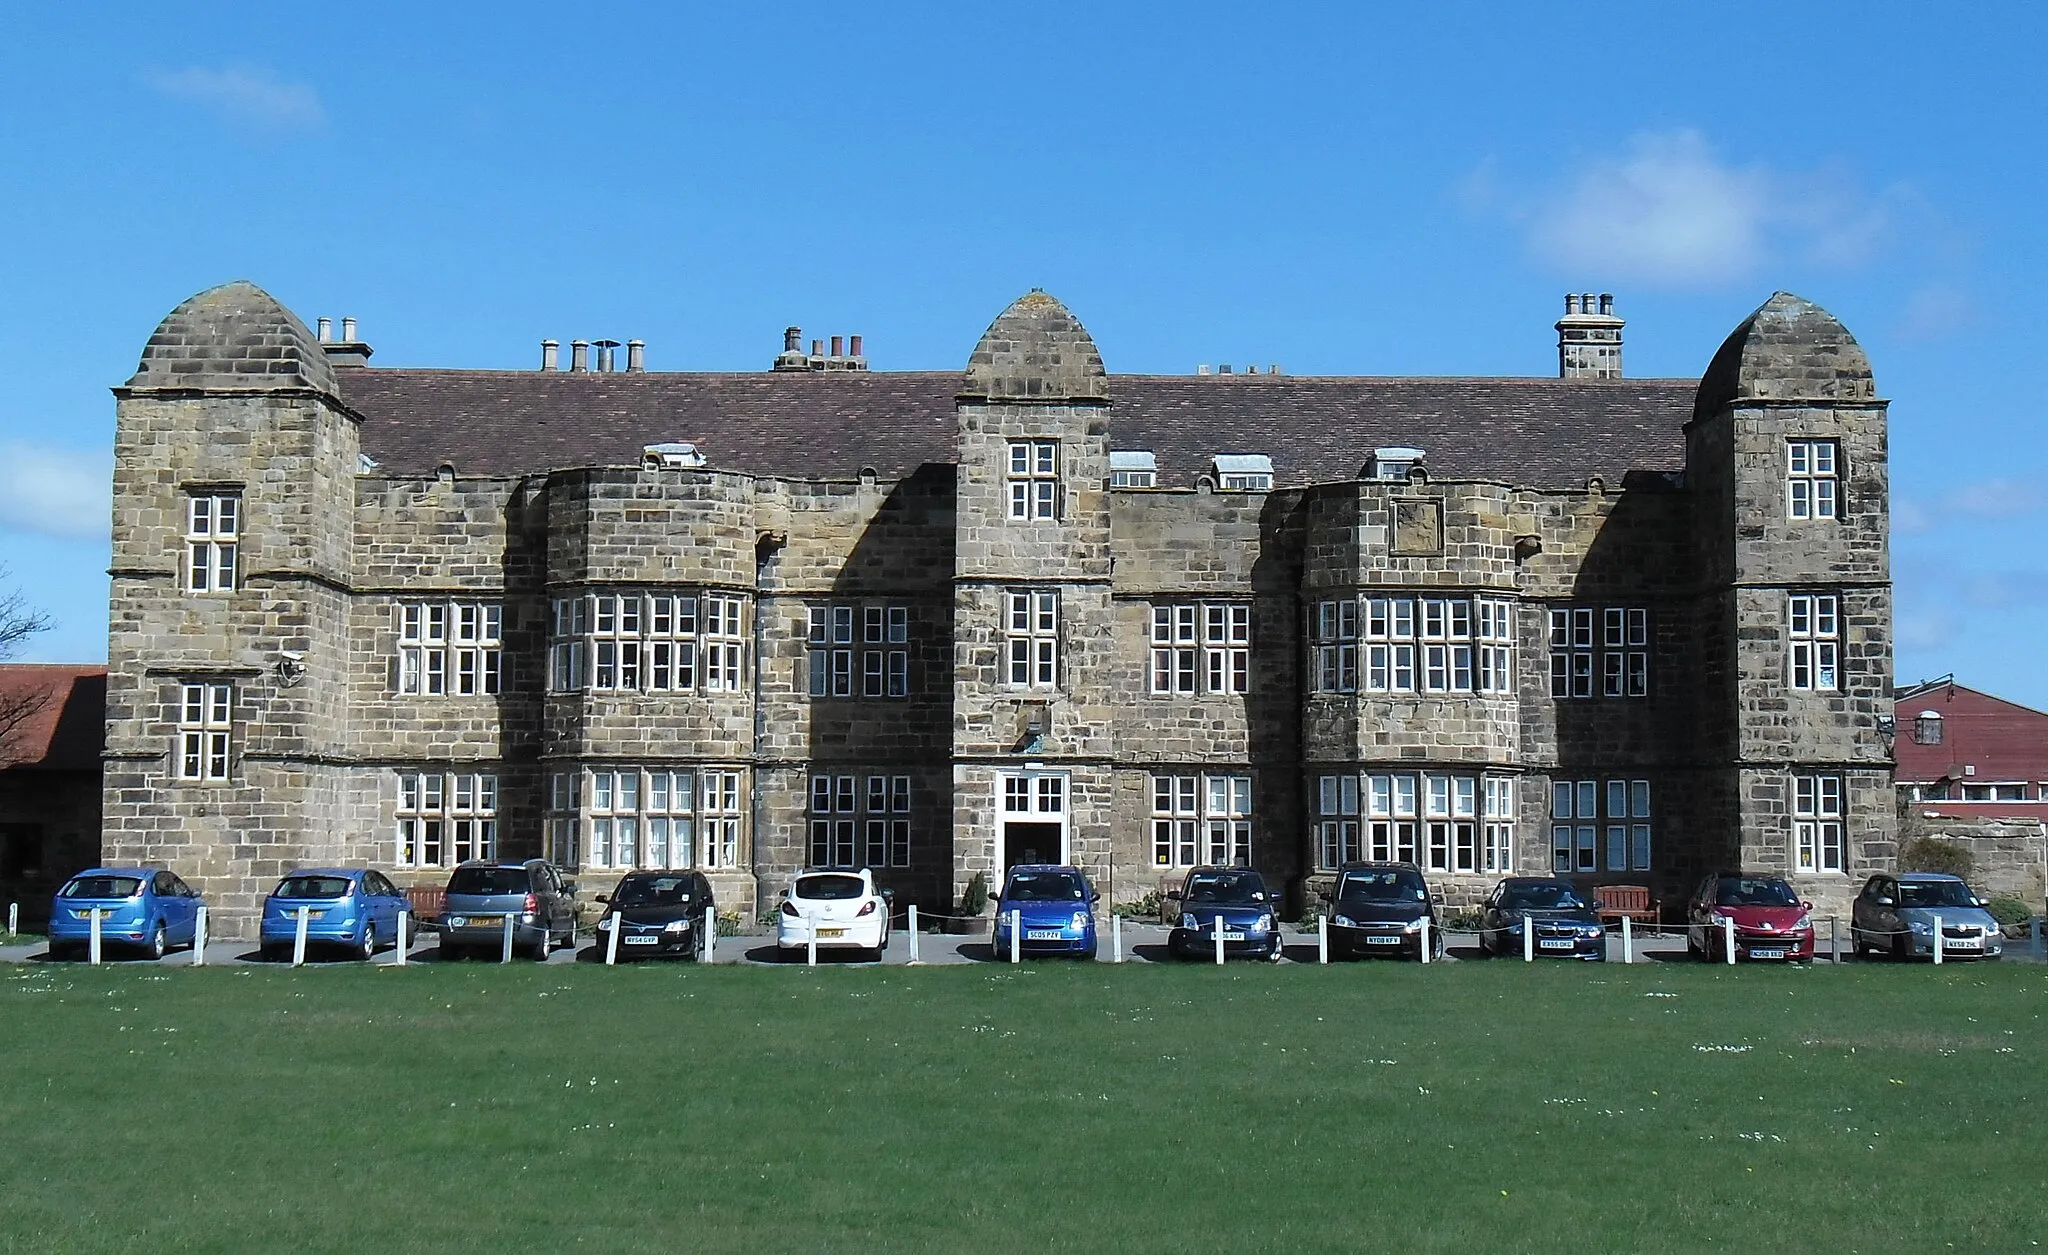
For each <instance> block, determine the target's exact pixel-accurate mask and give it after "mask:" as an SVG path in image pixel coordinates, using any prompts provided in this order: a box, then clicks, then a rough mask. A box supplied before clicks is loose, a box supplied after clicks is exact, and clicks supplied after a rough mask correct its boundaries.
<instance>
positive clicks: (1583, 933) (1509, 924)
mask: <svg viewBox="0 0 2048 1255" xmlns="http://www.w3.org/2000/svg"><path fill="white" fill-rule="evenodd" d="M1599 909H1600V901H1599V899H1598V898H1593V897H1589V896H1587V895H1585V894H1583V893H1581V892H1579V890H1578V889H1576V888H1574V887H1573V886H1572V884H1571V883H1570V882H1569V881H1564V880H1552V879H1551V878H1549V877H1547V876H1510V877H1508V878H1507V879H1506V880H1503V881H1501V882H1500V883H1499V884H1497V885H1495V886H1494V887H1493V892H1492V893H1490V894H1487V895H1486V902H1485V904H1484V905H1483V906H1482V907H1481V908H1480V923H1479V951H1480V953H1481V954H1513V955H1519V954H1521V953H1522V947H1523V945H1524V944H1525V943H1524V939H1523V936H1522V930H1523V928H1524V927H1527V928H1529V929H1530V930H1531V931H1532V932H1533V934H1534V938H1533V942H1534V944H1531V945H1530V946H1529V953H1531V954H1533V955H1535V956H1536V957H1538V958H1542V957H1544V956H1546V955H1548V956H1554V957H1557V958H1562V959H1585V960H1587V961H1589V962H1593V963H1604V962H1606V960H1607V928H1606V926H1605V925H1603V924H1601V922H1600V916H1599V915H1598V914H1597V912H1598V911H1599Z"/></svg>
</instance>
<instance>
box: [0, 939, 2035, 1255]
mask: <svg viewBox="0 0 2048 1255" xmlns="http://www.w3.org/2000/svg"><path fill="white" fill-rule="evenodd" d="M2044 1012H2048V968H2042V967H2038V966H2023V965H2011V966H1998V965H1983V966H1966V965H1960V964H1958V965H1950V966H1947V967H1943V968H1941V969H1935V968H1932V967H1929V966H1925V965H1920V966H1913V967H1898V966H1890V965H1883V964H1871V965H1865V966H1861V967H1850V968H1847V969H1841V970H1834V969H1827V968H1819V969H1815V970H1779V969H1762V968H1748V967H1743V968H1738V969H1727V968H1721V967H1695V966H1690V965H1679V964H1648V965H1641V966H1636V967H1621V966H1619V965H1609V966H1607V967H1605V968H1585V967H1579V966H1568V965H1563V964H1557V965H1552V964H1539V965H1536V966H1534V967H1525V966H1524V965H1522V964H1520V963H1509V962H1495V963H1461V964H1444V965H1439V966H1432V967H1429V968H1421V967H1417V966H1413V965H1400V966H1396V965H1392V964H1368V965H1350V966H1341V967H1331V968H1328V969H1317V968H1314V967H1291V966H1290V967H1283V968H1277V969H1275V968H1268V967H1265V966H1263V965H1256V966H1254V965H1246V966H1232V967H1230V968H1227V969H1224V970H1222V971H1218V970H1216V969H1214V968H1212V967H1208V966H1204V965H1191V966H1188V967H1181V968H1163V967H1139V966H1127V967H1122V968H1113V967H1110V966H1108V965H1102V964H1097V965H1081V964H1073V965H1067V964H1058V965H1055V964H1042V965H1027V966H1025V967H1023V968H1021V969H1010V968H1007V967H1002V968H997V967H982V966H975V967H955V968H921V969H903V968H895V969H875V968H836V969H825V970H820V971H805V970H802V969H789V970H770V969H760V968H739V967H721V968H714V969H708V970H705V969H698V968H694V967H681V968H677V967H666V966H653V965H649V966H636V967H633V968H621V969H616V970H609V969H605V968H602V967H589V966H577V967H561V966H553V967H545V968H543V967H537V966H531V965H513V966H510V967H502V968H501V967H497V966H486V965H471V966H464V967H460V968H438V969H437V968H435V967H433V966H414V967H411V968H408V969H404V970H393V969H361V968H329V969H322V970H301V971H292V970H288V969H287V970H251V969H224V968H206V969H199V970H189V971H188V970H163V969H150V968H143V967H130V968H112V969H103V970H98V971H94V970H90V969H86V968H82V967H78V966H72V965H65V966H46V965H32V966H27V967H20V968H14V969H9V970H7V971H5V972H4V973H0V1058H4V1059H5V1066H6V1073H5V1077H6V1080H5V1083H4V1088H0V1163H4V1164H5V1165H6V1167H5V1169H4V1170H0V1182H5V1188H0V1249H6V1250H64V1251H90V1250H108V1251H154V1250H163V1249H197V1250H235V1251H241V1250H259V1249H261V1250H269V1251H276V1252H280V1253H283V1252H299V1251H324V1250H337V1251H339V1250H348V1251H360V1250H371V1249H424V1248H428V1247H438V1248H440V1249H445V1250H467V1249H482V1248H484V1247H486V1246H488V1247H492V1248H496V1249H498V1250H518V1251H521V1252H531V1251H536V1250H558V1249H566V1248H569V1247H581V1248H584V1249H590V1250H609V1251H638V1250H678V1251H680V1250H692V1251H704V1250H717V1251H723V1250H731V1251H782V1250H788V1251H804V1252H827V1251H839V1250H844V1249H847V1248H849V1247H857V1248H864V1249H878V1250H959V1251H973V1252H987V1251H1011V1250H1020V1251H1021V1250H1034V1251H1047V1252H1052V1251H1069V1250H1089V1249H1097V1250H1114V1251H1146V1250H1157V1251H1209V1250H1217V1251H1226V1250H1227V1251H1274V1250H1279V1251H1303V1252H1309V1251H1329V1250H1337V1249H1358V1250H1400V1251H1455V1252H1459V1253H1460V1255H1484V1253H1487V1252H1520V1251H1529V1252H1535V1251H1573V1252H1592V1251H1600V1252H1619V1251H1627V1252H1637V1251H1642V1252H1658V1251H1699V1250H1730V1251H1741V1252H1764V1251H1792V1252H1799V1253H1800V1255H1818V1253H1820V1252H1848V1251H1858V1252H1875V1251H1935V1252H1940V1251H1946V1250H1950V1249H1954V1250H1980V1251H2001V1252H2014V1251H2025V1250H2030V1249H2033V1247H2034V1246H2035V1245H2036V1244H2038V1243H2041V1242H2048V1143H2044V1137H2043V1120H2042V1117H2043V1113H2044V1108H2048V1039H2044V1029H2048V1021H2044V1018H2043V1017H2044ZM1949 1244H1953V1245H1952V1246H1951V1245H1949Z"/></svg>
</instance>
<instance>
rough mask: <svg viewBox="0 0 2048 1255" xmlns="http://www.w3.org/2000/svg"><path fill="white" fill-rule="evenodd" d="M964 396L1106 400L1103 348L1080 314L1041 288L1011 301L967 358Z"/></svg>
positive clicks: (963, 384)
mask: <svg viewBox="0 0 2048 1255" xmlns="http://www.w3.org/2000/svg"><path fill="white" fill-rule="evenodd" d="M960 396H961V397H962V398H963V399H967V400H976V399H982V398H986V399H988V400H991V401H1044V402H1053V403H1056V402H1060V401H1073V400H1082V401H1101V400H1106V399H1107V398H1108V396H1109V379H1108V375H1107V374H1106V372H1104V371H1103V369H1102V354H1100V353H1098V352H1096V350H1095V340H1094V339H1093V338H1092V337H1091V336H1089V334H1088V329H1087V328H1086V327H1083V326H1082V325H1081V320H1080V319H1078V318H1076V317H1074V315H1073V314H1072V313H1071V312H1070V311H1069V310H1068V309H1067V307H1066V306H1064V305H1062V304H1060V303H1059V301H1058V300H1056V299H1054V298H1053V297H1051V296H1048V295H1047V294H1046V293H1044V292H1041V291H1040V290H1038V289H1037V288H1033V289H1031V290H1030V291H1029V292H1026V293H1025V294H1024V295H1022V296H1020V297H1018V298H1017V299H1016V300H1015V301H1014V302H1012V303H1011V305H1010V308H1008V309H1006V310H1004V311H1003V312H1002V314H1001V316H1000V317H998V318H997V319H996V320H995V321H994V322H992V323H990V324H989V328H988V330H987V331H986V332H984V333H982V337H981V343H979V344H977V345H975V346H974V355H973V356H972V357H970V358H968V359H967V377H966V379H965V380H964V381H962V383H961V387H960Z"/></svg>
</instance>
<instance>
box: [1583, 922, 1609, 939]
mask: <svg viewBox="0 0 2048 1255" xmlns="http://www.w3.org/2000/svg"><path fill="white" fill-rule="evenodd" d="M1605 931H1606V930H1605V929H1603V928H1601V927H1600V925H1598V924H1581V925H1579V936H1581V937H1585V938H1587V939H1589V940H1590V939H1592V938H1595V937H1598V936H1600V935H1601V934H1602V933H1603V932H1605Z"/></svg>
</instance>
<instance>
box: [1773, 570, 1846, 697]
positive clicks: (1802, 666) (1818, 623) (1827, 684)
mask: <svg viewBox="0 0 2048 1255" xmlns="http://www.w3.org/2000/svg"><path fill="white" fill-rule="evenodd" d="M1785 636H1786V638H1787V651H1786V659H1785V680H1786V687H1788V688H1793V689H1799V690H1802V691H1806V692H1814V693H1832V692H1838V691H1840V689H1841V686H1842V674H1841V658H1842V618H1841V599H1840V598H1838V597H1837V596H1835V595H1834V594H1833V593H1791V594H1788V595H1787V596H1786V598H1785Z"/></svg>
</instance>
